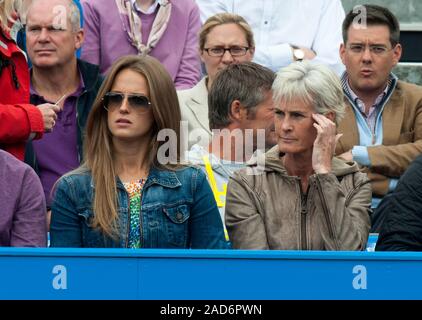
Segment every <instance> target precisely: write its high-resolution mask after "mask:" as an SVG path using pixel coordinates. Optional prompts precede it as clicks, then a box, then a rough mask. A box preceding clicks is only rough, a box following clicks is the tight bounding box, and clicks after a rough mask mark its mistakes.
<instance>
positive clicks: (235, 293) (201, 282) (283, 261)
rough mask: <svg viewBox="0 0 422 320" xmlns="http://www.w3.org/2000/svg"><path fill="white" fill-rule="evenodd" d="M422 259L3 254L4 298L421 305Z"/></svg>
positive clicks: (0, 279) (0, 290) (228, 253)
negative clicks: (372, 301)
mask: <svg viewBox="0 0 422 320" xmlns="http://www.w3.org/2000/svg"><path fill="white" fill-rule="evenodd" d="M421 270H422V254H419V253H382V252H298V251H234V250H213V251H211V250H158V249H151V250H146V249H141V250H129V249H53V248H50V249H26V248H19V249H15V248H3V249H0V299H162V300H180V299H182V300H184V299H189V300H198V299H205V300H249V299H256V300H261V299H267V300H273V299H422V289H421V288H422V275H421Z"/></svg>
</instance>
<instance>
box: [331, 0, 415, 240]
mask: <svg viewBox="0 0 422 320" xmlns="http://www.w3.org/2000/svg"><path fill="white" fill-rule="evenodd" d="M343 40H344V44H342V45H341V48H340V55H341V59H342V61H343V63H344V64H345V66H346V71H345V73H344V74H343V77H342V84H343V91H344V94H345V99H346V102H347V104H348V108H347V109H346V110H347V111H346V116H345V117H344V120H343V121H342V122H341V123H340V126H339V129H338V130H339V133H343V136H342V137H341V138H340V140H339V141H338V143H337V148H336V154H337V155H339V156H340V157H341V158H343V159H345V160H346V161H356V162H358V163H359V164H360V165H361V166H362V167H363V169H364V171H366V172H367V173H368V176H369V178H370V179H371V182H372V193H373V200H372V207H373V208H376V207H377V206H378V204H379V202H380V201H381V199H382V198H383V196H385V195H386V194H387V193H389V192H391V191H393V190H394V189H395V187H396V185H397V182H398V179H399V178H400V176H401V175H402V174H403V173H404V171H405V170H406V168H407V167H408V166H409V164H410V163H411V162H412V161H413V160H414V159H415V158H416V157H417V156H418V155H419V154H420V153H421V152H422V87H420V86H416V85H414V84H409V83H406V82H403V81H400V80H398V79H397V77H396V76H395V75H394V74H393V73H392V72H391V70H392V69H393V67H395V66H396V65H397V63H398V62H399V60H400V57H401V54H402V47H401V45H400V43H399V41H400V27H399V23H398V21H397V18H396V17H395V16H394V15H393V14H392V13H391V12H390V11H389V10H388V9H386V8H384V7H380V6H376V5H366V6H361V7H359V8H355V9H354V10H352V11H350V12H349V13H348V14H347V15H346V18H345V20H344V22H343ZM382 220H383V217H379V216H375V215H374V216H373V217H372V232H377V231H378V230H379V226H380V224H381V223H382Z"/></svg>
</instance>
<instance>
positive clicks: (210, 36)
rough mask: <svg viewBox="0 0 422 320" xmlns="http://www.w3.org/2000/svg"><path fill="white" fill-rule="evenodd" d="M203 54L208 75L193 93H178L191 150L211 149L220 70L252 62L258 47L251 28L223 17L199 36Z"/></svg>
mask: <svg viewBox="0 0 422 320" xmlns="http://www.w3.org/2000/svg"><path fill="white" fill-rule="evenodd" d="M199 51H200V56H201V60H202V62H203V63H204V65H205V69H206V71H207V74H208V75H207V76H205V77H204V78H203V79H202V80H201V81H200V82H199V83H198V84H197V85H196V86H195V87H193V88H192V89H189V90H182V91H178V93H177V94H178V97H179V103H180V108H181V111H182V120H184V121H187V122H188V132H189V139H188V143H189V147H191V146H192V145H193V144H195V143H199V144H201V145H203V146H206V145H208V142H209V140H210V138H211V130H210V128H209V120H208V91H209V89H210V88H211V85H212V84H213V82H214V79H215V77H216V75H217V72H218V71H219V70H222V69H224V68H226V67H227V66H229V65H231V64H233V63H239V62H245V61H251V60H252V58H253V54H254V51H255V43H254V39H253V34H252V31H251V28H250V27H249V25H248V24H247V22H246V21H245V20H244V19H243V18H242V17H240V16H238V15H234V14H228V13H223V14H217V15H215V16H212V17H210V18H209V19H208V20H207V21H206V22H205V24H204V25H203V26H202V29H201V32H200V33H199ZM198 139H200V140H204V141H203V142H200V141H198Z"/></svg>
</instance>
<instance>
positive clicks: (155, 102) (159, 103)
mask: <svg viewBox="0 0 422 320" xmlns="http://www.w3.org/2000/svg"><path fill="white" fill-rule="evenodd" d="M125 69H130V70H132V71H135V72H138V73H139V74H141V75H142V76H144V77H145V79H146V80H147V84H148V86H149V92H150V101H151V104H152V113H153V118H154V125H153V127H152V129H151V130H152V132H151V135H150V136H151V139H150V141H148V143H149V144H150V147H149V148H148V150H149V151H150V154H149V157H147V160H148V164H149V166H150V167H152V166H154V167H157V168H161V169H164V168H165V169H170V170H174V169H176V168H177V167H178V166H179V165H180V164H169V165H162V164H160V163H159V162H158V159H157V151H158V149H159V147H160V146H161V145H163V144H164V143H165V142H164V141H157V135H158V132H159V131H160V130H162V129H170V130H173V132H175V133H176V137H177V160H180V130H179V126H180V120H181V114H180V108H179V103H178V99H177V94H176V90H175V87H174V84H173V81H172V79H171V77H170V75H169V74H168V72H167V71H166V70H165V69H164V67H163V66H162V65H161V63H160V62H159V61H158V60H156V59H155V58H153V57H149V56H143V57H141V56H126V57H123V58H120V59H119V60H117V61H116V62H115V63H114V64H113V66H112V67H111V69H110V71H109V73H108V75H107V77H106V79H105V80H104V82H103V84H102V86H101V88H100V90H99V92H98V95H97V97H96V99H95V101H94V104H93V106H92V110H91V112H90V114H89V116H88V120H87V125H86V136H85V140H84V163H83V165H82V166H81V167H80V168H79V169H78V170H76V172H77V171H79V172H81V171H82V172H83V171H85V172H86V171H91V174H92V179H93V182H94V186H95V192H94V199H93V211H94V219H93V227H94V228H99V229H100V230H101V231H102V232H103V233H104V234H106V235H108V236H111V237H113V238H116V236H117V235H118V225H119V224H118V222H119V221H118V217H119V215H118V211H117V210H118V198H117V185H116V168H115V162H114V157H113V153H114V152H113V142H112V136H111V132H110V130H109V128H108V125H107V111H106V110H105V109H104V106H103V100H102V99H103V97H104V95H105V94H106V93H107V92H109V91H110V90H111V88H112V86H113V83H114V81H115V79H116V77H117V75H118V74H119V73H120V72H121V71H122V70H125Z"/></svg>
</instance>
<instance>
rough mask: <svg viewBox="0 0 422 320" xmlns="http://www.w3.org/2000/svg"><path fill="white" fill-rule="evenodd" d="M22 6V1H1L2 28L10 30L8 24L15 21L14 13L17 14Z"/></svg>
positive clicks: (0, 22) (0, 23)
mask: <svg viewBox="0 0 422 320" xmlns="http://www.w3.org/2000/svg"><path fill="white" fill-rule="evenodd" d="M21 5H22V0H3V1H0V26H1V28H3V29H6V30H8V29H9V26H8V22H9V21H13V20H14V19H13V17H12V15H13V13H14V12H17V11H18V10H19V8H20V6H21Z"/></svg>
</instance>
